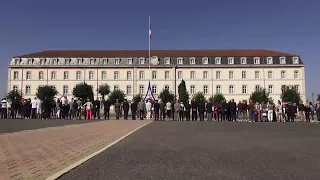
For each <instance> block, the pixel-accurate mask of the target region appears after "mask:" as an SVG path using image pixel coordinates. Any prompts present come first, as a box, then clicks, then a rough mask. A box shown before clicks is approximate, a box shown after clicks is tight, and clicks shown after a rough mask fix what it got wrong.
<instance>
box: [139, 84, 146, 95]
mask: <svg viewBox="0 0 320 180" xmlns="http://www.w3.org/2000/svg"><path fill="white" fill-rule="evenodd" d="M139 93H140V94H144V93H145V92H144V85H140V86H139Z"/></svg>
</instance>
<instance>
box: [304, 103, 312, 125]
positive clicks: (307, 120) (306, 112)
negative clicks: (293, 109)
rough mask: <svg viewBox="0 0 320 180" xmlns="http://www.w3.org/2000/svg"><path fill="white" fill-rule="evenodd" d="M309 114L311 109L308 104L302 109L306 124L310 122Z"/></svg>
mask: <svg viewBox="0 0 320 180" xmlns="http://www.w3.org/2000/svg"><path fill="white" fill-rule="evenodd" d="M310 113H311V107H310V105H309V104H308V103H306V106H305V108H304V114H305V115H306V122H310Z"/></svg>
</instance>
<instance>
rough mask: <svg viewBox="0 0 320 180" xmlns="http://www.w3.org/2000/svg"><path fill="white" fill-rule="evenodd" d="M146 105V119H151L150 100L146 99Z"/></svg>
mask: <svg viewBox="0 0 320 180" xmlns="http://www.w3.org/2000/svg"><path fill="white" fill-rule="evenodd" d="M145 105H146V110H147V120H151V110H152V104H151V102H150V100H147V103H146V104H145Z"/></svg>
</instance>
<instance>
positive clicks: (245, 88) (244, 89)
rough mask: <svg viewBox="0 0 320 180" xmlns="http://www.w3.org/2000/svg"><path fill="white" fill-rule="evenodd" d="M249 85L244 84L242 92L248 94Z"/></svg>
mask: <svg viewBox="0 0 320 180" xmlns="http://www.w3.org/2000/svg"><path fill="white" fill-rule="evenodd" d="M247 89H248V88H247V86H246V85H243V86H242V94H247Z"/></svg>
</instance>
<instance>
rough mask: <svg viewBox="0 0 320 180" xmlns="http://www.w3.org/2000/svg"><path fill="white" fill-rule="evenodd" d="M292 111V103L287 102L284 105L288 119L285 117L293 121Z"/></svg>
mask: <svg viewBox="0 0 320 180" xmlns="http://www.w3.org/2000/svg"><path fill="white" fill-rule="evenodd" d="M294 112H295V110H294V106H293V105H292V103H291V102H289V103H288V104H287V106H286V113H287V117H288V119H287V121H288V122H294Z"/></svg>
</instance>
